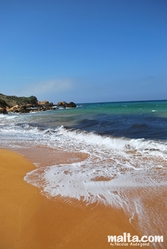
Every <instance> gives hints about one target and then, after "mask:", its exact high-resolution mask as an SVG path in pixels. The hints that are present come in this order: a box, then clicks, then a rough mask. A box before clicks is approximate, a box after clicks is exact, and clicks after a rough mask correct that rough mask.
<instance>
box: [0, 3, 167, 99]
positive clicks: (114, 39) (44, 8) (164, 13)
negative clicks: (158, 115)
mask: <svg viewBox="0 0 167 249" xmlns="http://www.w3.org/2000/svg"><path fill="white" fill-rule="evenodd" d="M0 30H1V35H0V92H1V93H4V94H7V95H17V96H30V95H35V96H37V98H38V99H39V100H49V101H52V102H54V103H57V102H58V101H63V100H65V101H67V102H69V101H74V102H76V103H81V102H102V101H124V100H130V101H131V100H152V99H167V1H166V0H0Z"/></svg>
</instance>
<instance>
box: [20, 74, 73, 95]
mask: <svg viewBox="0 0 167 249" xmlns="http://www.w3.org/2000/svg"><path fill="white" fill-rule="evenodd" d="M73 85H74V81H73V80H72V79H69V78H67V79H55V80H46V81H41V82H36V83H33V84H28V85H26V86H25V87H23V88H22V90H21V92H20V93H19V94H20V95H27V96H28V95H37V96H40V95H43V94H48V93H55V94H56V93H60V92H66V91H67V90H70V89H71V88H73Z"/></svg>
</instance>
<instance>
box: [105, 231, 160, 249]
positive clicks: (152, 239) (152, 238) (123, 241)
mask: <svg viewBox="0 0 167 249" xmlns="http://www.w3.org/2000/svg"><path fill="white" fill-rule="evenodd" d="M107 239H108V243H109V244H110V246H137V247H143V246H150V243H162V242H164V238H163V235H149V236H147V235H143V236H141V237H139V236H138V235H131V234H130V233H123V234H122V235H108V236H107Z"/></svg>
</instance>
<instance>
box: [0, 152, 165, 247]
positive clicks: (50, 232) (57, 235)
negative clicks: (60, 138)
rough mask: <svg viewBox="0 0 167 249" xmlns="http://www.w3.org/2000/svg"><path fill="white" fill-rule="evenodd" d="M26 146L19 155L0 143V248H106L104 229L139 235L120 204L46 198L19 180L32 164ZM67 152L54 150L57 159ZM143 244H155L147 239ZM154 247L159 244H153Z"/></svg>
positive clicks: (106, 233)
mask: <svg viewBox="0 0 167 249" xmlns="http://www.w3.org/2000/svg"><path fill="white" fill-rule="evenodd" d="M43 149H44V150H45V148H43ZM43 149H39V150H38V152H39V153H36V152H35V156H36V158H39V155H40V153H42V154H43ZM25 151H26V149H25ZM25 151H22V153H25V155H24V156H22V155H20V154H18V152H17V153H16V152H13V151H11V150H8V149H0V158H1V164H0V183H1V184H0V191H1V195H0V205H1V211H0V222H1V224H3V225H2V226H1V228H0V248H5V249H11V248H12V249H23V248H24V249H30V248H31V249H50V248H52V249H59V248H63V249H66V248H68V249H74V248H79V249H80V248H81V249H87V248H89V249H102V248H103V249H107V248H111V245H110V244H109V243H108V240H107V236H108V235H121V234H123V233H124V232H127V233H130V234H131V235H138V236H142V235H143V234H140V231H139V230H137V229H136V228H135V227H134V226H133V225H132V224H131V223H130V220H129V216H128V215H127V214H126V213H125V212H124V210H123V209H117V208H115V207H111V206H104V205H97V204H90V205H88V206H87V205H86V204H85V203H83V202H81V201H75V200H70V201H69V202H68V201H67V200H65V201H62V199H61V198H51V199H48V198H46V197H45V196H44V195H42V194H41V193H40V190H39V189H38V188H36V187H34V186H32V185H30V184H28V183H27V182H25V181H24V180H23V178H24V176H25V175H26V173H27V172H30V171H31V170H33V169H35V168H36V167H35V165H34V164H33V163H32V162H31V161H32V157H33V155H34V154H31V153H29V152H28V151H26V152H25ZM20 152H21V151H20ZM45 152H46V151H45ZM52 152H53V151H52ZM52 152H51V154H52ZM53 153H54V152H53ZM28 154H29V156H28ZM42 154H41V155H42ZM81 154H82V153H80V154H78V153H76V155H75V153H74V154H73V159H74V158H76V160H81V159H83V160H84V158H85V156H87V155H81ZM52 155H53V154H52ZM64 155H65V154H64ZM68 156H69V157H68ZM75 156H76V157H75ZM40 158H41V157H40ZM69 158H70V155H68V153H67V154H66V157H65V156H63V152H62V153H60V152H59V151H57V152H56V161H57V162H58V161H59V162H60V163H61V162H62V160H63V161H64V160H67V161H68V160H69ZM27 159H28V160H27ZM30 159H31V160H30ZM52 160H53V158H52ZM42 161H43V159H42V158H41V162H42ZM41 166H42V165H41ZM159 191H160V190H159ZM141 194H142V192H141ZM155 202H156V200H153V201H152V202H151V201H150V203H149V205H155ZM145 204H146V205H148V203H147V201H146V203H145ZM164 246H165V245H164ZM115 248H125V246H116V247H115ZM126 248H127V247H126ZM130 248H133V247H130ZM135 248H140V247H135ZM142 248H155V247H154V246H153V245H150V246H149V247H148V246H147V247H144V246H143V247H142ZM156 248H163V247H160V246H158V245H157V247H156Z"/></svg>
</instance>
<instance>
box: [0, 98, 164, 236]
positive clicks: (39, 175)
mask: <svg viewBox="0 0 167 249" xmlns="http://www.w3.org/2000/svg"><path fill="white" fill-rule="evenodd" d="M0 142H1V147H4V148H12V149H22V148H24V149H29V148H31V149H34V150H35V148H36V147H38V148H41V147H42V148H51V149H53V150H54V149H55V150H61V151H62V150H63V151H68V152H80V153H87V155H88V158H87V159H85V160H84V161H82V162H77V163H76V162H73V160H72V159H71V163H70V162H69V163H68V164H54V165H49V164H48V165H46V167H44V168H38V167H37V168H36V169H35V170H34V171H32V172H28V173H27V175H26V176H25V177H24V180H25V181H26V182H28V183H29V184H32V185H34V186H36V187H38V188H39V189H40V191H41V193H42V194H44V195H45V196H46V197H48V198H58V197H63V200H68V201H69V202H70V200H73V199H77V200H80V201H83V202H84V203H86V204H91V203H100V204H103V205H112V206H116V207H119V208H122V209H124V210H125V211H126V212H128V214H129V217H130V221H133V217H138V220H139V221H140V222H139V223H140V229H141V232H142V234H147V233H148V234H149V233H150V234H160V233H161V232H162V234H163V232H164V231H166V224H165V222H166V221H165V222H164V217H165V214H166V212H167V210H166V209H165V208H164V210H165V211H164V212H165V213H161V214H159V213H158V211H157V210H155V208H154V206H153V207H150V208H149V210H145V209H144V203H143V200H144V199H145V200H146V199H147V198H149V199H150V200H151V198H152V197H153V196H154V195H157V196H158V195H159V193H160V192H156V191H157V190H158V189H159V188H161V192H162V193H166V188H167V101H151V102H146V101H145V102H119V103H112V102H111V103H86V104H78V105H77V108H75V109H57V110H55V111H46V112H38V113H29V114H15V113H14V114H11V115H0ZM48 151H49V150H47V153H48ZM47 153H46V162H47V156H48V154H47ZM55 161H56V160H55ZM34 163H36V161H35V162H34ZM98 179H99V180H98ZM103 179H104V180H103ZM106 179H107V180H106ZM137 189H141V193H142V194H140V191H137ZM150 189H151V191H150ZM131 190H133V193H134V195H133V196H131V195H130V194H128V193H130V192H131ZM153 198H154V197H153ZM161 204H162V205H163V206H164V207H167V199H166V195H165V194H162V196H161ZM151 214H154V215H151ZM146 217H147V220H146ZM157 217H158V218H157ZM153 223H154V224H156V225H155V226H154V230H152V225H151V224H153ZM144 229H145V230H144Z"/></svg>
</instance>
